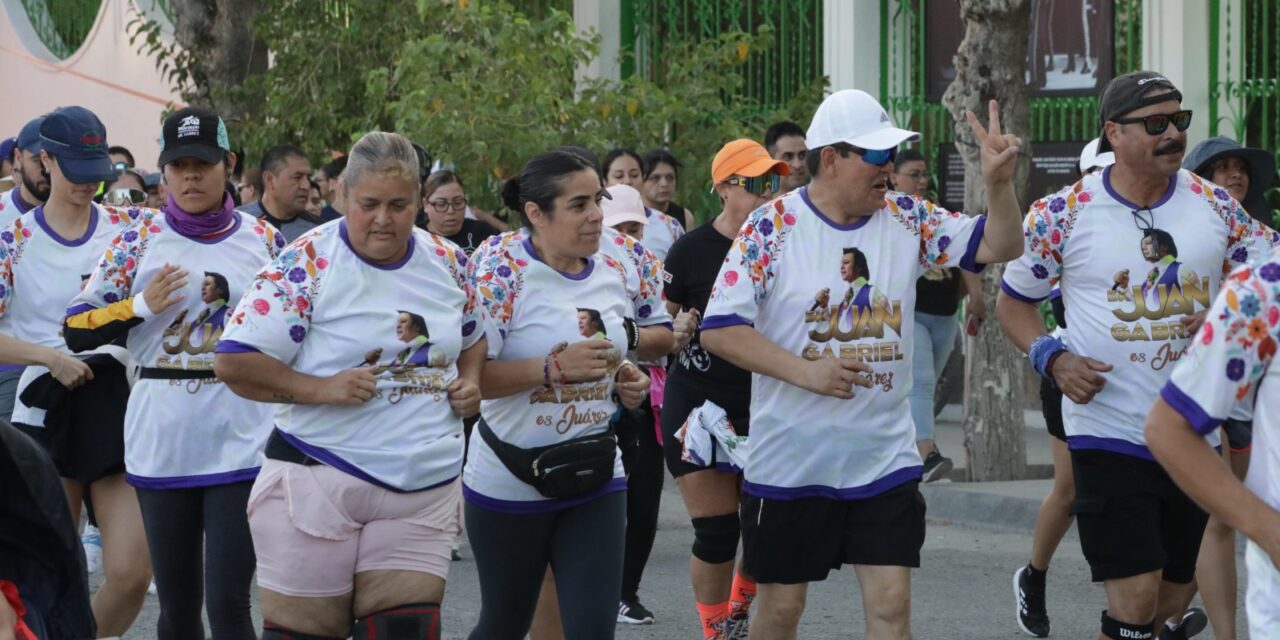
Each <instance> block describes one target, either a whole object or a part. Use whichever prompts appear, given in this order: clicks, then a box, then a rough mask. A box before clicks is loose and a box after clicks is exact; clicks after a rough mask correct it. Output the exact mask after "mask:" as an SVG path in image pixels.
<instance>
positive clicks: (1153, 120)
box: [1112, 109, 1191, 136]
mask: <svg viewBox="0 0 1280 640" xmlns="http://www.w3.org/2000/svg"><path fill="white" fill-rule="evenodd" d="M1112 122H1114V123H1116V124H1137V123H1139V122H1141V123H1142V126H1143V128H1145V129H1146V130H1147V133H1149V134H1151V135H1153V136H1158V135H1160V134H1162V133H1164V132H1165V131H1166V130H1167V129H1168V128H1169V125H1170V124H1172V125H1173V128H1175V129H1177V130H1178V131H1186V130H1187V127H1190V126H1191V110H1190V109H1186V110H1183V111H1178V112H1176V113H1157V114H1154V115H1149V116H1143V117H1141V118H1116V119H1115V120H1112Z"/></svg>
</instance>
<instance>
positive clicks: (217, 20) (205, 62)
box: [169, 0, 267, 121]
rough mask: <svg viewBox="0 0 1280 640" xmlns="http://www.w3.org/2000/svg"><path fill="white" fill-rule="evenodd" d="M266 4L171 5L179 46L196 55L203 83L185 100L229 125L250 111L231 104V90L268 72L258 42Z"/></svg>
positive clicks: (196, 1) (203, 0) (255, 0)
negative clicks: (257, 21)
mask: <svg viewBox="0 0 1280 640" xmlns="http://www.w3.org/2000/svg"><path fill="white" fill-rule="evenodd" d="M264 4H265V1H264V0H169V8H170V11H171V12H172V15H173V22H174V25H173V28H174V40H175V41H176V42H177V43H178V45H179V46H180V47H182V48H183V49H185V50H186V51H188V52H189V53H190V54H191V55H190V57H189V58H188V61H189V64H190V65H191V66H192V67H194V68H193V69H192V71H193V77H194V78H198V79H199V80H200V82H198V83H197V84H196V86H195V87H194V93H184V94H183V99H184V100H186V101H187V102H189V103H191V104H193V105H199V106H204V107H208V108H211V109H214V110H215V111H217V112H218V113H219V114H220V115H221V116H222V117H223V119H224V120H228V121H231V120H241V119H243V118H244V117H245V116H246V115H247V114H248V112H249V111H250V110H251V109H250V105H247V104H238V103H235V102H233V101H232V100H230V99H229V97H228V96H227V94H226V91H225V90H226V89H231V88H235V87H239V86H240V85H241V84H243V83H244V81H245V79H246V78H248V77H249V76H250V75H252V74H255V73H262V72H263V71H266V69H267V46H266V44H265V43H263V42H262V41H261V40H258V39H257V38H256V37H254V33H253V19H254V17H255V16H256V15H257V14H258V13H259V12H260V11H261V10H262V9H263V6H264Z"/></svg>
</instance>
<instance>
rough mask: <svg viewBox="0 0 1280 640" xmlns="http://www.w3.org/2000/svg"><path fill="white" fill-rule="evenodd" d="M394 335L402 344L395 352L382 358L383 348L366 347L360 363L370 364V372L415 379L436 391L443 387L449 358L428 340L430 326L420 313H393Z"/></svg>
mask: <svg viewBox="0 0 1280 640" xmlns="http://www.w3.org/2000/svg"><path fill="white" fill-rule="evenodd" d="M395 318H396V320H395V336H396V340H397V341H398V342H401V343H403V344H404V347H402V348H400V349H398V350H397V351H396V352H395V356H394V357H392V358H391V359H390V360H388V361H386V362H382V356H383V355H384V353H385V350H384V349H383V348H382V347H377V348H374V349H371V350H369V352H368V353H366V354H365V356H364V362H361V363H360V364H359V366H362V367H370V368H371V369H372V371H373V375H375V376H379V377H382V378H388V379H390V380H392V381H394V382H408V383H414V384H415V386H423V387H425V388H429V389H432V390H434V391H436V392H440V391H444V390H445V389H446V387H447V385H448V382H449V381H448V379H447V378H446V376H445V375H444V373H445V370H447V369H448V368H449V358H448V356H447V355H446V354H445V353H444V351H443V350H441V349H440V347H439V346H437V345H436V344H435V343H433V342H431V330H430V329H429V328H428V327H427V320H426V318H424V317H423V315H422V314H420V313H414V312H413V311H405V310H403V309H400V310H397V311H396V315H395ZM417 369H436V370H438V371H434V372H421V371H415V370H417Z"/></svg>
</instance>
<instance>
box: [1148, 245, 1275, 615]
mask: <svg viewBox="0 0 1280 640" xmlns="http://www.w3.org/2000/svg"><path fill="white" fill-rule="evenodd" d="M1207 317H1208V320H1207V321H1206V322H1205V325H1204V327H1202V328H1201V329H1200V332H1199V333H1197V334H1196V336H1195V339H1194V340H1193V341H1192V346H1191V348H1190V350H1189V351H1188V353H1187V355H1186V356H1184V358H1183V359H1182V361H1181V362H1178V363H1177V365H1176V366H1175V367H1174V369H1173V375H1172V376H1171V377H1170V378H1169V381H1168V382H1166V383H1165V385H1164V387H1163V388H1162V389H1161V390H1160V397H1159V398H1157V399H1156V402H1155V406H1154V407H1152V409H1151V412H1150V414H1148V416H1147V422H1146V437H1147V443H1148V445H1149V446H1150V447H1151V452H1152V453H1153V454H1155V457H1156V459H1157V460H1158V461H1159V462H1160V464H1161V465H1163V466H1164V468H1165V469H1166V470H1167V471H1168V472H1169V475H1170V476H1172V477H1173V479H1174V481H1175V482H1177V483H1178V486H1179V487H1182V488H1183V489H1184V490H1185V491H1186V492H1187V494H1188V495H1189V496H1191V498H1192V499H1194V500H1195V501H1196V502H1197V503H1199V504H1203V505H1205V506H1206V507H1207V508H1208V509H1209V512H1210V513H1212V514H1213V516H1214V517H1215V518H1220V519H1221V520H1222V522H1223V523H1224V524H1225V525H1226V526H1227V527H1232V528H1238V529H1240V531H1241V532H1243V533H1244V534H1245V535H1246V536H1248V538H1249V544H1248V548H1247V550H1246V551H1245V566H1246V567H1247V568H1248V571H1249V581H1248V582H1249V586H1248V592H1247V596H1246V602H1245V610H1246V611H1247V613H1248V617H1249V630H1250V634H1251V636H1252V637H1253V638H1273V637H1275V633H1276V630H1277V629H1280V569H1277V567H1280V511H1278V509H1280V491H1277V487H1278V486H1280V484H1278V483H1277V479H1278V476H1277V472H1278V471H1280V449H1277V441H1276V435H1277V434H1280V420H1278V419H1277V418H1278V417H1280V389H1278V388H1277V385H1278V384H1280V368H1277V367H1275V366H1274V364H1275V362H1274V361H1275V353H1276V344H1277V341H1280V323H1277V322H1273V320H1274V319H1275V318H1277V317H1280V251H1276V252H1273V253H1272V254H1271V256H1270V257H1269V258H1267V259H1266V260H1265V261H1263V262H1261V263H1259V264H1255V265H1254V266H1252V267H1242V268H1240V269H1237V270H1236V271H1234V272H1232V274H1231V275H1230V276H1229V277H1228V278H1227V279H1226V281H1225V283H1224V284H1223V287H1222V291H1221V292H1220V293H1219V294H1218V297H1217V299H1216V300H1215V302H1214V304H1213V308H1212V310H1210V311H1209V313H1208V316H1207ZM1242 408H1243V409H1244V410H1245V411H1244V412H1245V413H1251V414H1252V415H1253V417H1254V427H1255V431H1254V443H1255V447H1254V456H1253V457H1254V464H1253V468H1251V469H1250V470H1249V477H1248V479H1247V480H1246V481H1245V483H1244V484H1241V481H1240V479H1239V478H1238V477H1237V476H1236V475H1235V474H1233V473H1232V472H1231V468H1230V467H1228V466H1227V465H1225V464H1222V462H1221V461H1220V459H1219V456H1218V454H1217V453H1216V452H1214V451H1213V449H1212V448H1211V444H1210V442H1208V441H1207V439H1206V438H1205V437H1204V436H1206V435H1208V434H1210V433H1212V432H1214V431H1216V430H1217V429H1218V426H1219V425H1220V424H1221V423H1222V422H1223V420H1225V419H1226V418H1227V417H1228V416H1230V415H1233V414H1236V413H1237V412H1239V411H1240V410H1241V409H1242ZM1217 631H1218V626H1217V625H1216V624H1215V625H1214V633H1215V634H1216V633H1217ZM1219 637H1220V636H1219Z"/></svg>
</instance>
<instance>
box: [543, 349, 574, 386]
mask: <svg viewBox="0 0 1280 640" xmlns="http://www.w3.org/2000/svg"><path fill="white" fill-rule="evenodd" d="M547 357H548V358H550V359H551V364H554V365H555V366H556V373H557V374H558V375H559V376H560V383H559V384H560V385H567V384H569V378H568V376H566V375H564V367H562V366H560V358H558V357H556V354H555V352H552V353H550V354H548V355H547ZM547 377H548V378H550V377H551V376H550V375H549V374H548V376H547Z"/></svg>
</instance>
